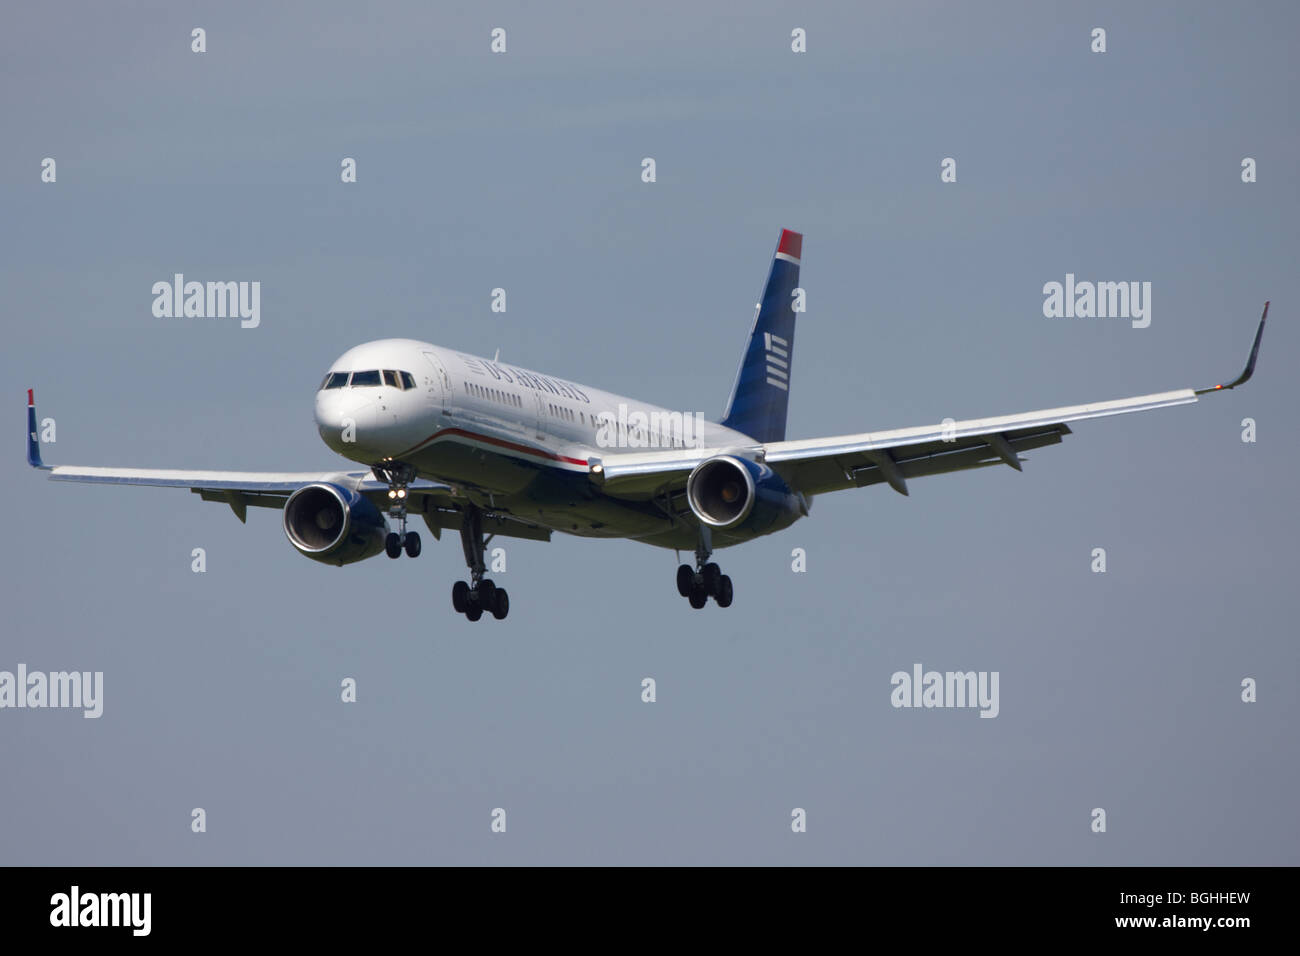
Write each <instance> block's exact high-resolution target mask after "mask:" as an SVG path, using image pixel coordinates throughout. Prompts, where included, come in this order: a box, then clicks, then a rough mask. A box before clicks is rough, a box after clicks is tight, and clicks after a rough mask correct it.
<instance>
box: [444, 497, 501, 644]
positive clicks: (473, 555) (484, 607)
mask: <svg viewBox="0 0 1300 956" xmlns="http://www.w3.org/2000/svg"><path fill="white" fill-rule="evenodd" d="M461 515H462V518H461V523H460V545H461V548H462V549H463V550H464V551H465V563H466V564H467V565H468V566H469V577H470V580H469V583H466V582H464V581H457V582H456V583H455V584H453V585H452V587H451V606H452V607H454V608H455V609H456V613H457V614H464V615H465V617H467V618H469V619H470V620H471V621H477V620H478V619H479V618H481V617H482V616H483V614H484V612H488V613H490V614H491V615H492V616H493V617H494V618H496V619H497V620H498V621H501V620H504V619H505V616H506V615H507V614H509V613H510V595H509V594H507V593H506V589H505V588H499V587H497V586H496V584H495V583H494V582H492V581H489V580H488V579H487V578H486V577H485V576H484V575H486V574H487V566H486V565H485V564H484V563H483V554H484V551H485V550H486V548H487V542H486V541H485V540H484V539H483V512H482V511H481V510H480V509H479V508H477V507H476V506H475V505H472V504H469V503H466V505H465V506H464V510H463V511H462V512H461Z"/></svg>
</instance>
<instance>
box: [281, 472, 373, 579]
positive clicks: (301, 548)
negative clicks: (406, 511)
mask: <svg viewBox="0 0 1300 956" xmlns="http://www.w3.org/2000/svg"><path fill="white" fill-rule="evenodd" d="M284 533H285V535H286V536H287V537H288V539H289V543H290V544H292V545H293V546H294V548H296V549H297V550H298V553H299V554H302V555H306V556H307V557H309V558H311V559H312V560H313V561H321V562H324V563H326V564H337V565H340V566H341V565H344V564H352V563H354V562H356V561H361V560H363V559H365V558H370V557H373V556H374V555H376V554H378V553H379V552H380V551H382V550H383V549H384V537H385V536H386V534H387V533H388V523H387V522H386V521H385V520H384V516H383V515H382V514H380V513H379V509H378V508H376V507H375V506H374V505H372V504H371V503H370V502H369V501H368V500H367V499H366V498H364V497H363V496H361V495H359V494H358V493H357V492H355V491H350V490H348V489H347V488H342V487H340V486H338V485H334V484H330V483H328V482H320V483H318V484H312V485H304V486H303V487H301V488H299V489H298V490H297V491H295V492H294V493H293V494H291V495H290V496H289V500H288V501H286V502H285V503H284Z"/></svg>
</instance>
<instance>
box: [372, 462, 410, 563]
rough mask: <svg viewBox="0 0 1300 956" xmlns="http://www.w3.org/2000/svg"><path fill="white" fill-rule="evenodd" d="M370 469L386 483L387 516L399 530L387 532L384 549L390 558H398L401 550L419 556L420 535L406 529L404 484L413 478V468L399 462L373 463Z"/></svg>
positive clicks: (408, 555) (377, 477)
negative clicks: (388, 463) (387, 463)
mask: <svg viewBox="0 0 1300 956" xmlns="http://www.w3.org/2000/svg"><path fill="white" fill-rule="evenodd" d="M370 471H371V472H372V473H373V474H374V476H375V478H376V479H378V480H379V481H382V482H384V484H386V485H388V502H389V506H388V517H390V518H392V519H393V520H394V521H396V522H397V527H398V528H399V529H400V530H399V531H390V532H388V537H387V538H385V539H384V551H385V552H386V553H387V554H388V556H389V557H390V558H400V557H401V556H402V550H403V549H405V550H406V555H407V557H410V558H418V557H419V556H420V535H419V534H418V533H416V532H414V531H407V530H406V486H407V485H408V484H410V483H411V482H412V481H414V480H415V469H414V468H412V467H411V466H410V465H407V464H403V463H401V462H394V463H393V464H390V465H375V466H373V467H372V468H371V469H370Z"/></svg>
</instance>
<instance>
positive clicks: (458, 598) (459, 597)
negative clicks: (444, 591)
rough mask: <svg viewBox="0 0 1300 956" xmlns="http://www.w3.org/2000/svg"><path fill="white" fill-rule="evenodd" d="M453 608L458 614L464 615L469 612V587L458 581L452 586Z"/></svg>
mask: <svg viewBox="0 0 1300 956" xmlns="http://www.w3.org/2000/svg"><path fill="white" fill-rule="evenodd" d="M451 606H452V607H454V608H455V609H456V613H457V614H464V613H465V612H466V611H467V610H469V585H468V584H466V583H465V582H464V581H457V582H456V583H455V584H453V585H452V586H451Z"/></svg>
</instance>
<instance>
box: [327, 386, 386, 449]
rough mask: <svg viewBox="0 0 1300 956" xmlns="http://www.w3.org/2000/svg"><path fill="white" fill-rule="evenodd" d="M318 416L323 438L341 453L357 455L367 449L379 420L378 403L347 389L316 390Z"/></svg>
mask: <svg viewBox="0 0 1300 956" xmlns="http://www.w3.org/2000/svg"><path fill="white" fill-rule="evenodd" d="M314 415H315V419H316V430H317V431H318V432H319V433H320V437H321V440H322V441H324V442H325V444H326V445H328V446H329V447H330V448H331V449H332V450H333V451H336V452H338V453H339V454H340V455H345V456H348V457H353V456H354V455H355V454H356V453H357V452H359V451H361V450H362V449H363V448H364V443H365V439H366V437H367V432H368V431H370V430H372V426H373V425H374V423H375V403H374V400H373V399H371V400H366V399H365V398H358V397H357V396H356V395H353V394H351V393H350V391H349V390H348V389H346V388H331V389H323V390H321V391H319V392H317V393H316V408H315V412H314Z"/></svg>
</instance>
